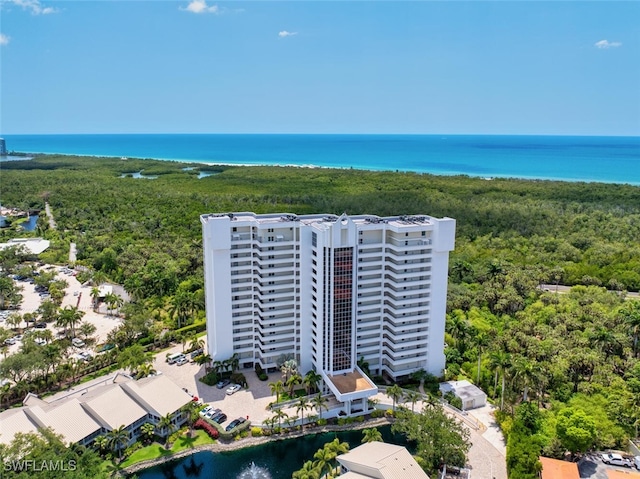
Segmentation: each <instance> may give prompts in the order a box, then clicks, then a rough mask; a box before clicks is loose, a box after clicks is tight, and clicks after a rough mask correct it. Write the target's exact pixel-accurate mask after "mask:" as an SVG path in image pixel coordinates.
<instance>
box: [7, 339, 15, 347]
mask: <svg viewBox="0 0 640 479" xmlns="http://www.w3.org/2000/svg"><path fill="white" fill-rule="evenodd" d="M4 344H7V345H9V346H11V345H12V344H16V339H15V338H7V339H5V340H4Z"/></svg>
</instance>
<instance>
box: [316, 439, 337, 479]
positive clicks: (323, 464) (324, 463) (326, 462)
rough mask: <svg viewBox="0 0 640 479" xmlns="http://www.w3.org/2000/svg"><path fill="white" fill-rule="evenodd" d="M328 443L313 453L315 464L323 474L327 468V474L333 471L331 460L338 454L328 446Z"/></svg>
mask: <svg viewBox="0 0 640 479" xmlns="http://www.w3.org/2000/svg"><path fill="white" fill-rule="evenodd" d="M328 444H329V443H327V444H325V445H324V447H323V448H322V449H318V450H317V451H316V452H315V454H314V455H313V458H314V459H315V462H314V464H315V466H316V467H317V468H318V470H319V471H320V475H321V476H323V475H324V474H325V469H326V474H329V473H330V472H331V461H332V460H333V458H334V457H336V454H334V453H333V452H331V450H330V449H329V448H328V447H327V446H328Z"/></svg>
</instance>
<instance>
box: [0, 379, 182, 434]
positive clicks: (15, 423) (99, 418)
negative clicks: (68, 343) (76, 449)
mask: <svg viewBox="0 0 640 479" xmlns="http://www.w3.org/2000/svg"><path fill="white" fill-rule="evenodd" d="M191 401H192V397H191V395H190V394H188V393H186V392H185V391H183V390H182V388H180V387H178V386H177V385H176V384H174V383H173V382H172V381H171V380H170V379H168V378H166V377H165V376H152V377H149V378H145V379H141V380H139V381H136V380H134V379H132V378H130V377H128V376H125V375H122V374H117V375H115V376H114V377H113V378H110V379H109V380H107V381H105V384H101V385H99V386H94V387H90V388H87V389H79V390H78V391H77V392H75V393H73V394H70V395H69V396H66V397H64V398H60V399H57V400H53V401H51V402H47V401H44V400H42V399H40V398H38V397H37V396H36V395H34V394H28V395H27V397H26V398H25V399H24V401H23V405H24V406H23V407H21V408H15V409H7V410H6V411H3V412H1V413H0V443H2V444H8V443H10V442H11V441H12V440H13V438H14V437H15V435H16V433H17V432H37V431H38V430H39V429H44V428H47V427H49V428H51V429H52V430H53V431H54V432H55V433H56V434H60V435H62V437H63V439H64V442H66V443H79V444H83V445H86V444H89V443H90V442H91V441H93V439H94V438H95V437H96V436H98V435H100V434H102V433H105V432H107V431H111V430H113V429H116V428H119V427H120V426H125V428H126V429H127V430H128V431H129V432H130V433H132V439H134V438H135V435H136V434H137V431H138V429H139V427H140V426H141V425H142V424H144V423H145V422H152V423H155V422H157V420H158V419H159V418H160V417H162V416H166V415H167V414H173V413H176V412H177V411H178V410H179V409H180V408H182V407H183V406H184V405H186V404H188V403H189V402H191ZM185 419H186V415H181V414H177V415H176V416H175V419H174V421H175V422H176V423H177V424H180V423H183V422H184V421H185Z"/></svg>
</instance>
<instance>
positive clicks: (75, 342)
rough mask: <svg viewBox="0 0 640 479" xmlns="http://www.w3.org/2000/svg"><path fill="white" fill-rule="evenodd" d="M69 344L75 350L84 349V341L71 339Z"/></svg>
mask: <svg viewBox="0 0 640 479" xmlns="http://www.w3.org/2000/svg"><path fill="white" fill-rule="evenodd" d="M71 344H73V345H74V346H75V347H76V348H84V341H83V340H82V339H80V338H73V339H72V340H71Z"/></svg>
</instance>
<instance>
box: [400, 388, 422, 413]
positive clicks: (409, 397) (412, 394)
mask: <svg viewBox="0 0 640 479" xmlns="http://www.w3.org/2000/svg"><path fill="white" fill-rule="evenodd" d="M404 398H405V400H406V401H409V402H410V403H411V412H414V408H415V405H416V403H417V402H418V401H420V400H421V399H422V394H420V393H419V392H418V391H407V392H406V393H405V395H404Z"/></svg>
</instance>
